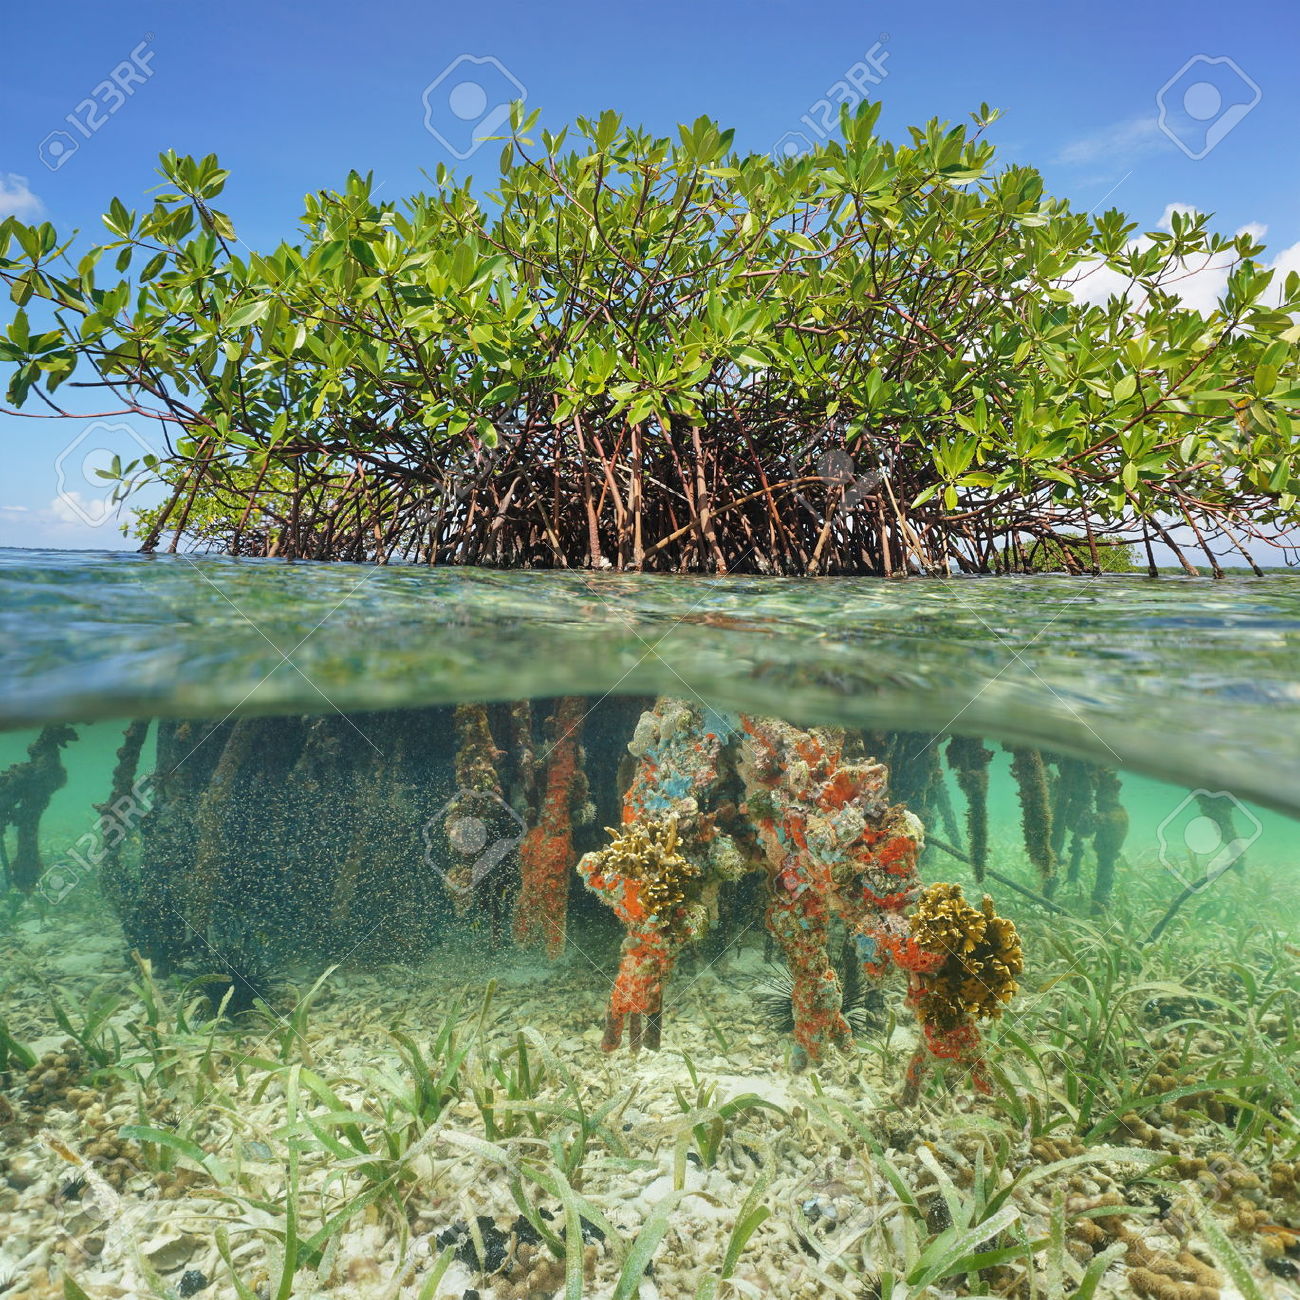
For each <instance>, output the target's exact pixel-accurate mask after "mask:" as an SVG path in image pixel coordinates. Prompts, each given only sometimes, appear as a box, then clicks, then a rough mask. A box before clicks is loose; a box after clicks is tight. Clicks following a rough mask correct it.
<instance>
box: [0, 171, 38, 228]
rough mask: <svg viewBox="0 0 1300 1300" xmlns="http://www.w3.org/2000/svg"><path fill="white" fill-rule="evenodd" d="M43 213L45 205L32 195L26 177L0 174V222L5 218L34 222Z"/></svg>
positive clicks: (7, 173)
mask: <svg viewBox="0 0 1300 1300" xmlns="http://www.w3.org/2000/svg"><path fill="white" fill-rule="evenodd" d="M44 211H45V205H44V204H43V203H42V202H41V201H40V199H38V198H37V197H36V195H35V194H33V193H32V191H31V188H30V186H29V185H28V184H27V177H26V176H19V175H17V174H16V173H14V172H0V221H3V220H4V218H5V217H18V218H19V219H20V220H22V221H35V220H36V218H37V217H39V216H41V215H42V214H43V213H44Z"/></svg>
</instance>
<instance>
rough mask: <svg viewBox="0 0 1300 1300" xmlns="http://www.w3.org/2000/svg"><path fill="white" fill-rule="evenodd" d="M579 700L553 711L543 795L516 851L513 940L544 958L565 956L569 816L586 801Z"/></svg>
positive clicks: (583, 715) (569, 699) (570, 838)
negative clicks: (538, 949)
mask: <svg viewBox="0 0 1300 1300" xmlns="http://www.w3.org/2000/svg"><path fill="white" fill-rule="evenodd" d="M588 707H589V706H588V704H587V701H586V700H585V699H584V698H583V697H582V696H579V695H569V696H565V697H564V698H562V699H561V700H559V702H558V703H557V704H556V706H555V711H554V713H552V715H551V717H550V719H549V722H548V727H549V730H550V737H551V745H550V752H549V754H548V756H547V759H546V778H545V792H544V793H543V795H542V806H541V813H540V815H539V818H538V822H537V825H536V826H534V827H532V828H531V829H530V830H529V831H528V833H527V834H526V835H525V836H524V840H523V843H522V844H521V845H520V846H519V864H520V873H521V879H520V885H519V896H518V898H517V899H516V900H515V917H514V936H515V942H516V943H518V944H520V945H521V946H524V947H528V946H532V945H538V944H544V945H545V947H546V955H547V956H548V957H558V956H559V955H560V953H561V952H563V951H564V936H565V920H566V915H567V912H568V907H569V872H570V870H571V869H572V867H573V859H574V852H573V814H574V811H575V810H576V809H578V808H580V807H581V806H582V805H583V804H584V803H585V802H586V799H587V779H586V776H585V775H584V773H583V770H582V747H581V744H580V743H579V742H580V740H581V738H582V725H583V722H584V721H585V720H586V716H587V711H588Z"/></svg>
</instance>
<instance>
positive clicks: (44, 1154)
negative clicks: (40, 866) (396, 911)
mask: <svg viewBox="0 0 1300 1300" xmlns="http://www.w3.org/2000/svg"><path fill="white" fill-rule="evenodd" d="M1265 892H1267V891H1265ZM1022 930H1023V931H1024V934H1025V949H1026V952H1027V953H1028V954H1030V957H1031V965H1030V969H1029V971H1028V972H1027V976H1026V980H1025V987H1024V991H1023V993H1022V996H1021V998H1020V999H1019V1001H1018V1003H1017V1004H1014V1006H1013V1010H1012V1012H1010V1013H1009V1014H1008V1017H1007V1019H1006V1021H1005V1022H1004V1024H1002V1025H1001V1026H999V1027H997V1028H995V1030H994V1031H993V1034H992V1036H991V1043H990V1062H991V1065H992V1067H993V1073H994V1077H995V1081H996V1083H995V1091H994V1095H993V1096H992V1097H977V1096H976V1095H975V1094H974V1093H973V1092H972V1090H971V1089H970V1086H969V1083H968V1081H967V1080H965V1079H963V1078H961V1077H957V1076H952V1075H948V1076H945V1075H939V1076H937V1077H936V1079H935V1081H934V1084H933V1086H932V1087H931V1089H930V1090H929V1092H928V1093H927V1095H926V1096H925V1097H924V1098H923V1100H922V1102H921V1103H920V1104H919V1105H918V1106H917V1107H915V1108H913V1109H911V1110H907V1111H904V1110H901V1109H899V1107H898V1106H897V1105H896V1103H895V1101H894V1098H895V1096H896V1095H897V1093H898V1090H899V1087H900V1085H901V1083H902V1075H903V1070H904V1067H905V1065H906V1062H907V1060H908V1057H909V1056H910V1055H911V1052H912V1048H913V1045H914V1042H915V1036H914V1032H913V1028H912V1024H911V1019H910V1015H909V1013H908V1012H907V1011H906V1009H905V1007H904V1006H903V1004H902V999H901V990H900V989H897V988H895V989H892V990H891V991H890V992H889V994H888V996H887V1001H886V1007H885V1009H884V1011H883V1012H882V1013H881V1014H880V1016H879V1018H878V1020H877V1021H876V1022H875V1023H874V1024H873V1025H872V1026H871V1027H869V1028H868V1029H867V1030H866V1031H865V1032H864V1033H863V1034H862V1035H861V1037H860V1038H859V1040H858V1042H857V1043H856V1045H855V1047H854V1048H853V1050H851V1051H847V1052H843V1053H839V1054H837V1055H836V1056H835V1057H834V1058H833V1059H831V1060H828V1061H825V1062H822V1063H820V1064H818V1065H816V1066H815V1067H812V1068H808V1069H804V1070H802V1071H799V1070H795V1069H793V1068H792V1061H791V1049H790V1043H789V1039H788V1036H787V1035H786V1034H784V1033H783V1032H782V1031H781V1030H780V1029H779V1027H778V1026H777V1025H776V1024H775V1023H774V1022H773V1019H772V1017H771V1015H770V1013H769V1012H768V1010H767V1009H766V1007H765V1003H764V1000H763V995H764V992H765V987H766V985H765V981H766V980H767V979H769V978H770V975H771V968H770V967H769V966H767V965H766V964H765V962H764V958H763V944H762V938H761V935H759V934H758V933H757V932H751V933H750V934H749V935H747V936H746V937H745V938H744V939H743V940H742V941H741V942H740V943H738V944H736V945H734V946H733V947H732V948H730V949H728V950H727V951H726V952H725V953H724V954H723V955H722V956H721V957H720V958H719V959H718V960H716V961H714V962H712V963H707V962H705V961H704V960H703V959H701V958H696V959H695V960H694V961H693V962H688V963H687V964H686V965H684V966H683V968H682V969H681V970H679V971H678V972H677V974H676V975H675V976H674V979H673V983H672V986H671V989H670V994H669V997H668V999H667V1002H666V1006H665V1014H664V1024H663V1047H662V1049H661V1050H660V1051H658V1052H641V1053H640V1054H638V1055H636V1056H633V1055H631V1054H629V1053H628V1052H627V1051H626V1050H623V1051H620V1052H616V1053H613V1054H609V1055H606V1054H604V1053H602V1051H601V1050H600V1046H599V1040H600V1033H601V1028H600V1027H601V1020H602V1016H603V1007H604V1001H605V998H606V996H607V993H608V988H609V981H610V973H611V969H610V961H611V959H612V953H610V952H606V951H603V950H602V951H601V952H599V953H596V954H594V955H589V954H588V953H586V952H584V951H583V950H582V947H581V944H582V937H581V936H580V935H578V936H575V939H576V942H575V943H573V944H571V946H570V949H569V951H568V952H566V954H565V955H564V957H563V958H562V959H561V960H559V961H558V962H556V963H553V964H552V963H547V962H545V961H544V960H541V959H539V958H536V957H533V956H531V955H523V954H517V953H513V952H507V953H503V954H487V953H484V952H482V951H481V950H479V949H477V948H474V947H473V946H472V945H466V946H460V945H454V946H453V945H449V946H447V947H446V948H444V949H441V950H439V951H438V952H437V953H435V954H434V955H433V956H432V957H431V958H430V960H428V961H427V962H426V963H425V964H423V965H421V966H420V967H419V968H418V969H416V968H411V967H397V966H393V967H386V968H383V969H381V970H371V971H357V970H349V969H346V968H341V969H336V970H334V971H333V972H332V973H330V974H329V975H328V976H327V977H326V978H325V979H324V981H323V982H322V983H320V984H319V986H318V987H317V988H316V991H315V993H314V994H311V993H310V990H311V989H312V987H313V985H314V983H315V981H316V978H317V976H318V975H319V974H320V971H319V970H313V971H301V972H297V973H296V974H294V975H290V976H287V977H286V978H285V979H284V980H283V981H282V982H281V983H280V985H279V986H278V988H277V991H276V995H275V997H274V998H273V1003H274V1011H273V1012H271V1013H265V1012H253V1013H250V1014H249V1015H247V1016H245V1017H243V1018H242V1019H241V1020H240V1021H239V1023H238V1024H237V1025H235V1026H233V1027H232V1026H231V1025H229V1024H227V1023H226V1022H218V1021H212V1020H210V1019H208V1020H205V1019H203V1018H202V1017H201V1016H200V1015H199V1014H198V1013H197V1009H196V1006H195V1004H194V1002H193V1000H192V994H193V990H191V991H190V995H189V997H190V1001H188V1003H187V995H186V994H184V993H183V992H182V990H181V989H179V988H178V987H177V986H176V985H174V984H171V983H167V982H164V981H156V980H153V979H152V978H151V977H150V976H149V975H148V973H147V970H144V969H141V968H139V967H137V966H135V965H134V964H133V963H132V962H130V961H129V960H128V959H127V958H126V956H125V955H124V949H123V944H122V941H121V939H120V937H119V936H118V935H117V934H116V932H115V929H114V927H113V926H112V924H111V923H107V922H105V921H104V920H103V918H101V917H99V916H97V915H91V914H82V915H71V914H69V913H68V912H67V911H66V910H65V911H61V912H59V913H58V914H57V915H52V916H50V917H48V918H44V919H42V918H37V917H24V916H22V915H20V916H19V917H18V918H17V919H16V921H15V922H14V923H13V924H12V925H10V926H9V927H8V928H0V1025H4V1026H7V1029H8V1032H9V1033H10V1034H11V1035H12V1036H13V1038H14V1039H15V1040H16V1041H17V1042H19V1043H23V1044H26V1045H28V1046H29V1047H30V1048H31V1049H32V1050H33V1051H34V1053H35V1054H36V1056H37V1057H39V1058H40V1059H39V1060H38V1061H37V1063H36V1064H35V1065H33V1066H32V1067H30V1068H23V1066H22V1065H21V1064H20V1063H16V1062H15V1061H13V1060H11V1061H10V1063H9V1070H8V1073H7V1075H4V1074H0V1296H2V1297H3V1300H37V1298H44V1297H49V1296H58V1297H67V1296H71V1297H74V1300H75V1297H78V1296H80V1295H82V1294H84V1295H86V1296H89V1297H91V1298H92V1300H93V1298H96V1297H122V1296H132V1297H134V1296H156V1297H167V1298H168V1300H170V1298H171V1297H184V1296H189V1295H200V1296H202V1297H211V1298H212V1300H226V1298H227V1297H229V1298H231V1300H248V1298H249V1297H258V1298H259V1300H260V1298H263V1297H265V1298H268V1300H269V1298H270V1297H278V1298H279V1300H287V1298H288V1297H290V1296H294V1297H296V1296H323V1297H367V1298H369V1297H386V1298H388V1300H415V1298H416V1297H419V1298H421V1300H449V1298H450V1297H456V1298H457V1300H523V1298H525V1297H538V1298H541V1297H551V1296H566V1297H568V1296H572V1297H577V1296H589V1297H609V1296H615V1297H620V1298H624V1297H632V1296H636V1297H639V1298H640V1300H654V1297H665V1298H666V1300H667V1298H672V1300H678V1298H679V1297H683V1298H685V1297H704V1298H707V1297H713V1296H719V1297H722V1296H729V1295H736V1296H750V1297H754V1296H781V1297H810V1298H811V1297H822V1296H840V1297H877V1296H890V1295H892V1296H893V1297H895V1298H896V1300H897V1298H898V1297H903V1296H907V1297H912V1296H947V1295H1006V1296H1016V1297H1021V1296H1023V1297H1038V1296H1042V1297H1047V1298H1049V1300H1051V1298H1053V1297H1057V1296H1059V1297H1065V1296H1074V1295H1079V1296H1087V1295H1088V1294H1096V1295H1102V1296H1121V1295H1139V1296H1148V1297H1153V1298H1154V1300H1213V1297H1216V1296H1218V1297H1223V1298H1224V1300H1228V1298H1230V1297H1238V1296H1241V1297H1244V1298H1245V1300H1252V1298H1253V1297H1255V1296H1264V1297H1286V1296H1293V1295H1300V1126H1298V1123H1297V1115H1296V1113H1295V1106H1296V1098H1297V1093H1298V1091H1300V1087H1298V1085H1297V1081H1296V1069H1297V1060H1298V1059H1300V1058H1298V1057H1297V1055H1296V1052H1297V1046H1298V1044H1300V1037H1298V1035H1300V975H1298V974H1297V971H1296V969H1295V968H1296V966H1297V965H1300V963H1296V962H1295V961H1294V960H1292V964H1291V967H1290V968H1289V969H1288V968H1287V967H1286V965H1285V959H1286V956H1287V952H1288V949H1287V943H1286V941H1285V937H1283V938H1282V939H1276V938H1275V939H1272V940H1269V941H1268V942H1267V943H1266V942H1265V941H1264V940H1263V939H1260V940H1259V941H1258V942H1253V941H1242V940H1241V939H1240V936H1239V935H1236V934H1235V932H1234V933H1231V934H1230V933H1228V932H1226V931H1225V932H1224V934H1223V935H1219V936H1215V935H1213V934H1211V933H1209V932H1208V931H1207V928H1206V926H1205V925H1204V924H1200V925H1198V926H1193V925H1188V926H1187V927H1185V928H1184V929H1183V930H1181V931H1180V932H1179V934H1178V935H1176V936H1175V937H1174V940H1173V942H1174V943H1177V944H1181V945H1182V947H1181V948H1167V949H1165V950H1163V951H1162V953H1161V954H1160V955H1158V956H1157V955H1151V956H1150V957H1149V958H1143V957H1142V956H1141V954H1140V953H1139V951H1138V948H1137V946H1136V944H1135V945H1132V946H1129V945H1128V941H1127V940H1124V939H1122V937H1121V938H1120V939H1118V940H1117V939H1116V936H1115V935H1114V934H1103V932H1101V931H1099V930H1095V929H1090V928H1089V927H1088V926H1087V924H1086V923H1084V922H1079V923H1078V933H1077V934H1074V935H1072V936H1071V937H1068V941H1067V937H1063V936H1062V933H1061V931H1062V927H1061V926H1060V925H1059V924H1058V925H1056V926H1055V927H1053V926H1052V925H1050V924H1048V923H1047V922H1045V921H1044V922H1035V921H1030V922H1027V923H1025V924H1024V925H1022ZM1054 931H1055V933H1054ZM1198 945H1199V946H1198ZM1194 951H1196V952H1202V953H1203V955H1204V960H1202V961H1200V964H1199V965H1197V963H1196V961H1195V960H1193V957H1192V953H1193V952H1194ZM1234 951H1235V958H1234V957H1232V956H1231V954H1232V953H1233V952H1234ZM1289 951H1290V952H1294V951H1295V950H1294V949H1293V948H1292V949H1290V950H1289ZM1108 953H1114V954H1118V958H1117V959H1116V960H1115V961H1113V962H1110V965H1111V966H1113V967H1114V969H1112V970H1109V971H1107V970H1106V969H1104V968H1105V967H1106V966H1107V962H1108V960H1109V958H1108V957H1107V956H1106V954H1108ZM1144 960H1145V961H1146V962H1147V964H1146V965H1142V964H1141V963H1142V962H1143V961H1144ZM1234 960H1235V963H1236V965H1235V968H1234V967H1233V965H1232V962H1233V961H1234ZM1099 968H1103V969H1099ZM1180 973H1181V974H1182V975H1183V977H1184V978H1183V979H1181V980H1178V979H1176V978H1175V977H1176V976H1178V975H1179V974H1180ZM1242 990H1245V991H1244V992H1243V991H1242ZM1189 999H1190V1001H1189ZM1232 999H1235V1000H1236V1001H1235V1002H1232ZM1221 1003H1222V1006H1221ZM1230 1003H1231V1005H1233V1006H1236V1007H1237V1010H1235V1011H1233V1012H1232V1014H1231V1015H1228V1014H1227V1013H1226V1012H1224V1010H1223V1008H1224V1007H1226V1006H1228V1005H1229V1004H1230ZM59 1016H62V1017H63V1023H62V1024H60V1023H59V1020H58V1018H57V1017H59ZM97 1016H102V1017H103V1019H102V1023H100V1024H98V1025H96V1024H94V1023H93V1022H94V1020H95V1019H96V1017H97ZM88 1019H89V1022H90V1023H88ZM78 1038H80V1039H81V1040H82V1041H81V1042H80V1043H78V1042H77V1041H76V1039H78ZM1117 1063H1121V1064H1117ZM1126 1070H1127V1071H1128V1073H1129V1075H1131V1077H1125V1071H1126ZM1293 1261H1294V1263H1293Z"/></svg>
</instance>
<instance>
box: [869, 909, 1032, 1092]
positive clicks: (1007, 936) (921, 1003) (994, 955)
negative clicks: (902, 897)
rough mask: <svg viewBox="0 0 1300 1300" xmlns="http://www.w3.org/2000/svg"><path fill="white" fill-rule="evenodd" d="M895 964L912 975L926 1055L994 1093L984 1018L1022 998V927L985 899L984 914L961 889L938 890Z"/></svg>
mask: <svg viewBox="0 0 1300 1300" xmlns="http://www.w3.org/2000/svg"><path fill="white" fill-rule="evenodd" d="M895 960H896V961H897V963H898V965H900V966H902V967H903V968H904V969H905V970H907V971H908V972H909V981H908V983H909V988H908V1002H909V1003H910V1005H911V1006H912V1007H913V1008H914V1010H915V1011H916V1014H917V1019H918V1020H919V1021H920V1023H921V1029H922V1034H923V1037H924V1042H925V1049H928V1051H929V1053H930V1055H932V1056H935V1057H937V1058H939V1059H940V1060H950V1061H954V1062H957V1063H958V1064H961V1065H963V1066H965V1067H966V1068H968V1069H969V1070H970V1072H971V1080H972V1082H973V1084H974V1085H975V1087H976V1089H977V1090H979V1091H984V1090H985V1089H986V1088H987V1086H988V1085H987V1082H986V1080H985V1079H984V1075H983V1068H982V1063H981V1058H980V1039H979V1030H978V1029H977V1028H976V1025H975V1022H976V1021H977V1020H987V1019H996V1018H997V1017H998V1016H1000V1015H1001V1014H1002V1010H1003V1008H1004V1006H1005V1005H1006V1003H1007V1002H1009V1001H1010V1000H1011V998H1012V997H1014V996H1015V993H1016V989H1017V987H1018V986H1017V978H1018V977H1019V975H1020V973H1021V971H1022V970H1023V969H1024V957H1023V954H1022V952H1021V949H1020V936H1019V935H1018V934H1017V932H1016V927H1015V925H1014V924H1013V923H1012V922H1011V921H1009V920H1007V919H1006V918H1005V917H1001V916H998V915H997V914H996V913H995V911H994V909H993V900H992V899H991V898H989V897H988V895H985V897H984V901H983V903H982V904H981V906H980V908H979V909H978V910H977V909H976V908H974V907H972V906H971V904H970V903H968V902H967V901H966V899H965V898H964V897H963V896H962V890H961V886H960V885H951V884H943V883H940V884H934V885H931V886H929V888H927V889H926V890H925V892H924V893H923V894H922V895H921V897H920V899H919V901H918V903H917V906H916V908H915V910H914V911H913V913H912V915H911V918H910V934H909V935H908V939H907V942H906V944H904V945H900V946H899V947H898V949H897V951H896V954H895ZM925 1061H926V1056H925V1050H921V1049H918V1051H917V1053H916V1055H915V1056H914V1057H913V1059H912V1062H911V1064H910V1065H909V1067H908V1075H907V1082H906V1085H905V1088H904V1102H905V1104H906V1103H910V1102H912V1101H914V1100H915V1099H916V1096H917V1095H918V1092H919V1089H920V1085H921V1080H922V1077H923V1075H924V1071H925Z"/></svg>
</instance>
